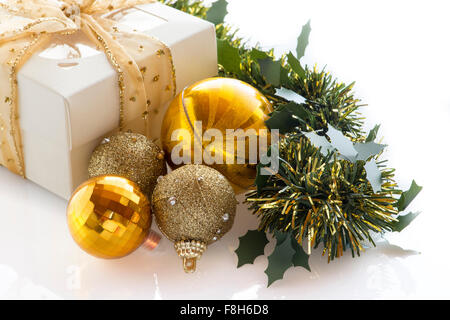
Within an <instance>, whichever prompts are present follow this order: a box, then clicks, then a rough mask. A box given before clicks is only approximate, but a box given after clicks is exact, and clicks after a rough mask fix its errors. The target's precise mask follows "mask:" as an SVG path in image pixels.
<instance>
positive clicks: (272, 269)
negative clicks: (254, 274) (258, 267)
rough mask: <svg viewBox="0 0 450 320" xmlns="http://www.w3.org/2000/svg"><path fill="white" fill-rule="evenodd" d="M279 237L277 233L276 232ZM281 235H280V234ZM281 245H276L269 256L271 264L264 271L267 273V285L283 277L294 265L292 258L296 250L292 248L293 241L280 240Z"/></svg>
mask: <svg viewBox="0 0 450 320" xmlns="http://www.w3.org/2000/svg"><path fill="white" fill-rule="evenodd" d="M275 237H277V234H275ZM278 237H280V235H278ZM277 242H281V244H280V245H277V246H275V249H274V250H273V252H272V254H271V255H270V256H269V257H268V258H267V260H268V261H269V264H268V265H267V268H266V270H265V271H264V273H265V274H267V287H269V286H270V285H271V284H272V283H274V282H275V281H277V280H280V279H283V276H284V273H285V272H286V271H287V269H289V268H290V267H292V266H293V262H292V258H293V256H294V254H295V250H294V249H293V248H292V245H291V241H280V240H278V239H277Z"/></svg>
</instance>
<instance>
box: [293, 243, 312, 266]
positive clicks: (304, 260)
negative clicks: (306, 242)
mask: <svg viewBox="0 0 450 320" xmlns="http://www.w3.org/2000/svg"><path fill="white" fill-rule="evenodd" d="M291 245H292V249H294V251H295V254H294V256H293V257H292V263H293V264H294V267H303V268H305V269H306V270H308V271H310V272H311V267H310V266H309V254H307V253H306V252H305V250H303V247H302V246H301V245H300V244H298V242H297V241H296V240H295V238H294V237H291Z"/></svg>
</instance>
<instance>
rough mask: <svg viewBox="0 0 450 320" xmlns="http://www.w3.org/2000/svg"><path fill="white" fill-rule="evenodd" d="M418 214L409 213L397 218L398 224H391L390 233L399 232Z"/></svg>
mask: <svg viewBox="0 0 450 320" xmlns="http://www.w3.org/2000/svg"><path fill="white" fill-rule="evenodd" d="M419 214H420V212H410V213H408V214H406V215H404V216H399V217H397V220H398V222H396V221H395V222H394V223H392V231H397V232H401V231H402V230H403V229H405V228H406V227H407V226H409V224H410V223H411V222H412V221H413V220H414V219H415V218H416V217H417V216H418V215H419Z"/></svg>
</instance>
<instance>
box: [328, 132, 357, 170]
mask: <svg viewBox="0 0 450 320" xmlns="http://www.w3.org/2000/svg"><path fill="white" fill-rule="evenodd" d="M327 136H329V137H330V139H331V145H332V146H333V147H334V148H335V149H337V150H338V151H339V153H340V154H341V156H342V157H344V159H347V160H349V161H351V162H355V161H356V157H357V155H358V152H357V151H356V150H355V147H354V146H353V142H352V141H351V140H350V139H349V138H347V137H346V136H344V134H343V133H342V131H340V130H337V129H335V128H334V127H333V126H331V125H330V124H328V131H327Z"/></svg>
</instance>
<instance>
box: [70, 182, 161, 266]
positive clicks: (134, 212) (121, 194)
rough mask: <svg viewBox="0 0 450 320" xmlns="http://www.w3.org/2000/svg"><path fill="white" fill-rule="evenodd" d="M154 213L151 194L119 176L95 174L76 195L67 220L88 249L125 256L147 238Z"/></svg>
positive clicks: (102, 254) (104, 255) (108, 256)
mask: <svg viewBox="0 0 450 320" xmlns="http://www.w3.org/2000/svg"><path fill="white" fill-rule="evenodd" d="M151 222H152V217H151V214H150V203H149V201H148V199H147V197H146V196H145V195H144V194H143V193H142V192H141V191H140V190H139V187H138V186H137V185H136V184H135V183H134V182H132V181H130V180H128V179H126V178H123V177H119V176H100V177H94V178H92V179H90V180H88V181H86V182H85V183H83V184H82V185H81V186H80V187H78V189H77V190H76V191H75V192H74V194H73V195H72V198H71V199H70V202H69V205H68V207H67V223H68V225H69V229H70V233H71V234H72V237H73V239H74V240H75V242H76V243H77V244H78V245H79V246H80V247H81V249H83V250H84V251H86V252H87V253H89V254H91V255H93V256H96V257H99V258H105V259H113V258H121V257H123V256H126V255H127V254H130V253H131V252H133V251H134V250H136V249H137V248H138V247H139V246H140V245H141V244H142V243H143V242H144V241H145V240H146V238H147V236H148V234H149V231H150V226H151Z"/></svg>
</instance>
